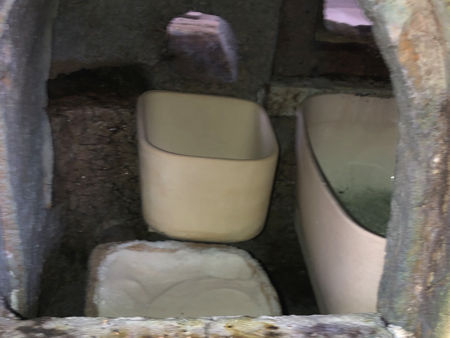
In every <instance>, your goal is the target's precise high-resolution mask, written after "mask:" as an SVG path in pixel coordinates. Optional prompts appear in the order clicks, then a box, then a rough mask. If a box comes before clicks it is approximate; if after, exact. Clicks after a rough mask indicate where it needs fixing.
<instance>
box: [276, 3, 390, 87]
mask: <svg viewBox="0 0 450 338" xmlns="http://www.w3.org/2000/svg"><path fill="white" fill-rule="evenodd" d="M322 3H323V1H321V0H308V1H298V0H286V1H284V2H283V6H282V9H281V14H280V15H281V16H280V30H279V35H278V41H277V49H276V53H275V62H274V68H273V69H274V71H273V73H274V74H273V75H274V77H275V79H277V80H279V79H282V78H292V77H318V76H324V77H334V78H347V79H348V78H354V79H355V78H375V79H380V80H384V81H385V82H388V79H389V72H388V70H387V68H386V66H385V65H384V62H383V60H382V58H381V55H380V54H379V52H378V50H377V48H376V47H375V46H373V45H371V44H360V43H349V42H348V41H347V43H335V42H337V41H341V42H342V39H339V37H338V36H337V35H335V37H332V35H333V34H330V32H329V31H327V30H326V28H325V27H324V23H323V14H322ZM325 33H326V34H325ZM328 41H332V42H328ZM344 42H345V40H344Z"/></svg>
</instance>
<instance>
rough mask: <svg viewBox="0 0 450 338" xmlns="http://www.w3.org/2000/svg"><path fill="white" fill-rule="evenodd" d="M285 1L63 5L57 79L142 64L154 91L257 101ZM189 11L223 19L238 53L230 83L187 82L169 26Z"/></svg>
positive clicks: (116, 0) (68, 1)
mask: <svg viewBox="0 0 450 338" xmlns="http://www.w3.org/2000/svg"><path fill="white" fill-rule="evenodd" d="M280 4H281V1H280V0H265V1H260V0H247V1H240V0H194V1H193V0H181V1H180V0H178V1H174V0H171V1H167V0H158V1H148V0H129V1H126V2H124V1H122V0H90V1H79V0H61V1H60V6H59V15H58V18H57V21H56V25H55V28H54V34H55V43H54V48H53V64H52V74H53V76H55V75H56V74H60V73H69V72H73V71H76V70H79V69H81V68H95V67H99V66H120V65H128V64H140V65H142V71H143V73H145V75H146V76H147V78H148V79H149V81H150V82H151V86H152V88H154V89H166V90H176V91H188V92H197V93H220V94H222V95H230V96H236V97H242V98H249V99H255V97H256V93H257V92H258V90H259V89H260V88H262V87H264V85H265V84H266V83H268V81H269V78H270V75H271V69H272V58H273V52H274V49H275V40H276V35H277V29H278V13H279V7H280ZM187 11H200V12H203V13H208V14H212V15H217V16H220V17H221V18H222V19H224V20H226V21H227V22H228V23H229V24H230V25H231V28H232V29H233V31H234V33H235V36H236V42H237V49H238V50H239V55H238V57H239V69H238V74H239V75H238V78H237V80H236V82H234V83H232V84H222V83H220V82H215V81H203V80H195V79H185V78H183V77H182V76H181V75H180V74H178V73H177V72H176V70H175V67H174V60H173V57H172V55H170V53H168V50H167V47H168V46H167V36H166V26H167V25H168V23H169V22H170V20H171V19H173V18H174V17H176V16H179V15H181V14H183V13H185V12H187Z"/></svg>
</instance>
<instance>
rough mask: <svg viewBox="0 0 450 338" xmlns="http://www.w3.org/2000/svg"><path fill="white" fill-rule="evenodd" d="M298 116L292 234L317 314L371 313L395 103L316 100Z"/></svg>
mask: <svg viewBox="0 0 450 338" xmlns="http://www.w3.org/2000/svg"><path fill="white" fill-rule="evenodd" d="M297 117H298V119H297V121H298V122H297V123H298V124H297V161H298V188H297V190H298V191H297V193H298V204H297V207H298V218H297V230H298V234H299V238H300V241H301V245H302V249H303V252H304V255H305V259H306V261H307V265H308V269H309V272H310V275H311V279H312V283H313V285H314V289H315V292H316V296H317V299H318V302H319V307H320V310H321V312H323V313H355V312H372V311H375V310H376V299H377V290H378V284H379V281H380V278H381V273H382V269H383V263H384V249H385V243H386V240H385V238H384V237H383V235H384V234H385V229H386V224H387V222H388V219H389V215H390V194H391V190H392V184H393V182H392V181H393V179H394V162H395V159H394V158H395V146H396V143H397V110H396V106H395V101H394V100H393V99H384V98H374V97H359V96H353V95H337V94H335V95H318V96H314V97H311V98H309V99H308V100H307V101H306V102H305V104H304V105H303V107H302V110H301V112H299V114H298V116H297Z"/></svg>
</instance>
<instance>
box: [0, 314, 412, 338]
mask: <svg viewBox="0 0 450 338" xmlns="http://www.w3.org/2000/svg"><path fill="white" fill-rule="evenodd" d="M41 336H42V337H210V338H219V337H243V338H244V337H248V338H250V337H299V338H302V337H305V338H306V337H337V338H346V337H349V338H350V337H379V338H385V337H386V338H388V337H389V338H390V337H399V338H400V337H408V336H407V335H406V334H405V333H404V332H402V331H401V330H399V329H393V328H389V327H388V328H387V327H385V325H384V323H383V321H382V320H381V319H380V317H379V316H378V315H376V314H369V315H367V314H361V315H345V316H305V317H299V316H286V317H258V318H245V317H215V318H202V319H181V320H176V319H168V320H149V319H144V318H115V319H108V318H101V317H100V318H89V317H85V318H76V317H72V318H39V319H36V320H27V321H17V320H8V319H0V337H5V338H6V337H7V338H13V337H14V338H21V337H41Z"/></svg>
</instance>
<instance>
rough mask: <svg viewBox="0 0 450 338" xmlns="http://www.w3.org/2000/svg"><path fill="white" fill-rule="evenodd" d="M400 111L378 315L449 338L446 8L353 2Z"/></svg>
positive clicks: (419, 1)
mask: <svg viewBox="0 0 450 338" xmlns="http://www.w3.org/2000/svg"><path fill="white" fill-rule="evenodd" d="M361 3H362V4H363V5H364V6H365V7H366V9H367V13H368V15H369V16H370V17H371V18H373V21H374V22H375V26H374V31H375V35H376V38H377V42H378V45H379V46H380V48H381V51H382V53H383V55H384V57H385V59H386V60H387V63H388V64H389V66H390V69H391V73H392V82H393V86H394V91H395V94H396V97H397V102H398V105H399V110H400V119H399V131H400V140H399V145H398V149H397V168H396V174H395V177H396V182H395V191H394V195H393V201H392V208H391V221H390V224H389V230H388V241H387V248H386V250H387V255H386V263H385V268H384V274H383V277H382V281H381V285H380V291H379V304H378V308H379V310H380V312H381V313H382V315H383V317H384V318H385V319H386V320H387V321H388V322H389V323H393V324H397V325H401V326H403V327H404V328H406V329H408V330H410V331H414V332H415V333H416V335H417V336H419V337H430V336H435V337H444V336H448V334H449V332H450V214H449V212H450V196H449V194H450V182H449V169H450V148H449V141H450V94H449V93H450V88H449V86H450V78H449V76H448V74H449V73H450V53H449V44H450V34H449V32H450V28H449V27H450V15H449V14H450V2H449V1H445V2H442V1H428V0H416V1H414V2H411V1H408V0H397V1H376V0H361Z"/></svg>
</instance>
